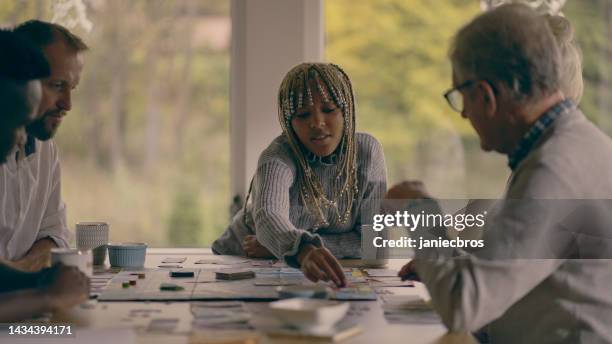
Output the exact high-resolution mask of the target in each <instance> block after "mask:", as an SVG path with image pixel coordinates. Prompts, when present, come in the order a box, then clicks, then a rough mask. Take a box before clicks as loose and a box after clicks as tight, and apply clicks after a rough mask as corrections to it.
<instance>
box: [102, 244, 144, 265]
mask: <svg viewBox="0 0 612 344" xmlns="http://www.w3.org/2000/svg"><path fill="white" fill-rule="evenodd" d="M146 253H147V244H145V243H141V242H138V243H135V242H126V243H115V244H108V259H109V260H110V264H111V266H116V267H121V268H142V267H144V262H145V256H146Z"/></svg>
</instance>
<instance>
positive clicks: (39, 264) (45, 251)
mask: <svg viewBox="0 0 612 344" xmlns="http://www.w3.org/2000/svg"><path fill="white" fill-rule="evenodd" d="M56 247H57V245H56V244H55V242H54V241H53V240H51V239H48V238H45V239H40V240H38V241H37V242H35V243H34V245H32V248H30V251H28V253H27V254H26V255H25V256H24V257H23V258H21V259H18V260H15V261H13V263H12V264H11V265H12V266H13V267H15V268H17V269H20V270H23V271H38V270H40V269H42V268H46V267H49V266H50V265H51V249H52V248H56Z"/></svg>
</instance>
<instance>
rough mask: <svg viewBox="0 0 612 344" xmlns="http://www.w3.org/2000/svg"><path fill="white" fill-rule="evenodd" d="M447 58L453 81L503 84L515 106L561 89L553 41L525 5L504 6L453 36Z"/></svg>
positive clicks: (538, 19) (540, 17) (543, 26)
mask: <svg viewBox="0 0 612 344" xmlns="http://www.w3.org/2000/svg"><path fill="white" fill-rule="evenodd" d="M449 55H450V59H451V61H452V64H453V70H454V72H455V75H456V76H457V77H459V78H476V79H479V80H487V81H488V82H490V83H491V84H493V85H494V86H495V85H499V84H502V85H505V86H506V87H507V88H508V89H509V90H510V91H511V93H512V94H513V96H514V98H515V100H517V101H525V100H530V99H533V98H537V97H539V96H541V95H543V94H546V93H548V92H553V91H556V90H558V89H559V74H560V72H559V71H560V54H559V48H558V47H557V44H556V42H555V38H554V36H553V34H552V32H551V29H550V27H549V26H548V24H547V22H546V21H545V20H544V19H543V18H542V16H541V15H539V14H538V13H537V12H535V11H534V10H533V9H531V8H529V7H527V6H525V5H518V4H512V5H503V6H500V7H497V8H495V9H494V10H491V11H489V12H486V13H484V14H481V15H480V16H478V17H476V18H475V19H474V20H472V22H470V23H469V24H467V25H466V26H464V27H463V28H462V29H461V30H459V32H458V33H457V34H456V36H455V37H454V39H453V42H452V44H451V49H450V52H449Z"/></svg>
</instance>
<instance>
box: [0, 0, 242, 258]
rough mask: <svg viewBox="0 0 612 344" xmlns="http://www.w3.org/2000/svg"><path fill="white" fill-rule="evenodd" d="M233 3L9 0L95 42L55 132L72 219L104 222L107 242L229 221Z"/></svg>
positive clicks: (208, 233) (157, 237) (181, 233)
mask: <svg viewBox="0 0 612 344" xmlns="http://www.w3.org/2000/svg"><path fill="white" fill-rule="evenodd" d="M229 6H230V4H229V1H226V0H185V1H104V0H57V1H48V0H47V1H19V0H13V1H3V2H2V6H0V24H1V25H2V26H11V25H14V24H17V23H20V22H22V21H25V20H28V19H33V18H38V19H41V20H46V21H55V22H57V23H59V24H62V25H65V26H67V27H68V28H69V29H71V30H72V31H74V32H75V33H77V34H78V35H79V36H81V37H82V38H83V39H84V40H85V42H86V43H87V44H88V45H89V46H90V49H91V50H90V51H89V52H87V53H86V55H85V68H84V70H83V74H82V75H81V83H80V85H79V87H78V88H77V89H76V91H75V93H74V96H73V109H72V111H70V112H69V114H68V117H67V118H66V120H65V121H64V122H63V124H62V127H61V128H60V130H59V132H58V134H57V136H56V142H57V143H58V145H59V147H60V154H61V161H62V188H63V190H62V191H63V197H64V201H65V202H66V204H67V208H68V223H69V224H70V226H74V223H76V222H78V221H92V220H96V221H106V222H108V223H109V224H110V226H111V241H132V242H133V241H143V242H147V243H149V245H150V246H186V247H189V246H203V245H209V244H210V243H211V242H212V240H214V239H215V238H216V237H217V236H218V235H219V234H220V233H221V232H222V231H223V229H224V228H225V227H226V226H227V224H228V220H229V210H228V206H229V200H230V196H229V177H228V175H229V173H228V172H229V109H228V107H229V105H228V104H229V45H230V29H231V25H230V15H229ZM88 29H89V30H88ZM205 228H206V230H204V229H205Z"/></svg>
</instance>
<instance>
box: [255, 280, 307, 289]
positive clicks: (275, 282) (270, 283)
mask: <svg viewBox="0 0 612 344" xmlns="http://www.w3.org/2000/svg"><path fill="white" fill-rule="evenodd" d="M302 283H303V281H302V279H297V278H258V279H257V280H255V282H253V285H256V286H259V287H279V286H290V285H299V284H302Z"/></svg>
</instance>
